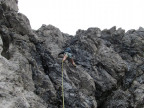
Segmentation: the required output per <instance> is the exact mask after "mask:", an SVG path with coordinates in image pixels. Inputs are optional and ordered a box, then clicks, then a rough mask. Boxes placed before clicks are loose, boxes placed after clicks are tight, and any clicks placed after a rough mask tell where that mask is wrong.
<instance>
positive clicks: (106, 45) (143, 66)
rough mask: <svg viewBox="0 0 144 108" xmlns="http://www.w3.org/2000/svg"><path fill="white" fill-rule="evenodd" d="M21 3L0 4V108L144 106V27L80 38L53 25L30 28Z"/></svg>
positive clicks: (84, 33)
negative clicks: (65, 55)
mask: <svg viewBox="0 0 144 108" xmlns="http://www.w3.org/2000/svg"><path fill="white" fill-rule="evenodd" d="M17 3H18V1H17V0H0V37H1V38H0V52H1V54H0V108H62V94H61V92H62V91H61V77H62V75H61V68H62V66H61V65H62V63H61V61H62V56H61V57H58V53H59V52H60V51H62V50H63V49H64V48H66V47H67V46H69V47H70V48H71V49H72V51H73V53H74V54H73V55H74V61H75V62H76V65H77V67H74V66H73V65H72V64H71V63H70V62H69V61H68V60H67V61H66V62H64V69H63V72H64V95H65V108H143V107H144V29H143V28H142V27H140V28H139V29H138V30H129V31H128V32H125V30H123V29H121V28H119V29H116V27H112V28H111V29H109V30H100V29H99V28H89V29H87V30H78V31H77V33H76V35H75V36H70V35H68V34H65V33H62V32H61V31H60V30H59V29H58V28H56V27H54V26H52V25H42V26H41V27H40V28H39V29H38V30H36V31H34V30H32V29H31V26H30V23H29V20H28V18H27V17H26V16H25V15H23V14H21V13H18V7H17Z"/></svg>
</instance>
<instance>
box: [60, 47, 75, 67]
mask: <svg viewBox="0 0 144 108" xmlns="http://www.w3.org/2000/svg"><path fill="white" fill-rule="evenodd" d="M61 54H64V57H63V60H62V62H64V61H65V60H66V59H67V58H68V59H70V61H71V62H72V64H73V66H75V67H76V64H75V62H74V60H73V57H72V56H73V55H72V51H71V49H70V48H69V47H67V48H66V49H65V50H64V51H61V52H60V53H59V54H58V56H59V55H61Z"/></svg>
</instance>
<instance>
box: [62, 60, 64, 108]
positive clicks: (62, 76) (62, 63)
mask: <svg viewBox="0 0 144 108" xmlns="http://www.w3.org/2000/svg"><path fill="white" fill-rule="evenodd" d="M62 98H63V108H64V88H63V61H62Z"/></svg>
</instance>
